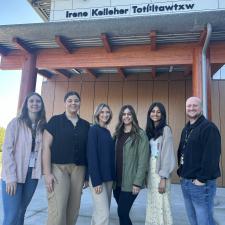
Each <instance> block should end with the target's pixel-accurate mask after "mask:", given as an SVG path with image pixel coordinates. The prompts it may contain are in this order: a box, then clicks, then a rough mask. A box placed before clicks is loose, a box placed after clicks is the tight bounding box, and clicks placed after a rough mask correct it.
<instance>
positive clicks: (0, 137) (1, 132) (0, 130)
mask: <svg viewBox="0 0 225 225" xmlns="http://www.w3.org/2000/svg"><path fill="white" fill-rule="evenodd" d="M4 138H5V128H4V127H0V152H2V145H3V141H4Z"/></svg>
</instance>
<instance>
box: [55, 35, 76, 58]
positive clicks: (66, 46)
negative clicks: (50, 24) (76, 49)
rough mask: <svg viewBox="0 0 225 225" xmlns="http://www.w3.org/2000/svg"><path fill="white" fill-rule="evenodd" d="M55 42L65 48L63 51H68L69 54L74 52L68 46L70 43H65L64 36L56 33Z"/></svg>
mask: <svg viewBox="0 0 225 225" xmlns="http://www.w3.org/2000/svg"><path fill="white" fill-rule="evenodd" d="M55 42H56V43H57V45H58V46H59V47H60V48H61V49H63V51H64V52H65V53H68V54H72V50H71V49H70V48H69V47H68V45H67V44H66V43H65V40H63V37H62V36H58V35H56V36H55Z"/></svg>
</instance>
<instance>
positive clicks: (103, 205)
mask: <svg viewBox="0 0 225 225" xmlns="http://www.w3.org/2000/svg"><path fill="white" fill-rule="evenodd" d="M112 184H113V182H112V181H109V182H104V183H103V184H102V192H101V193H100V194H96V193H95V189H94V188H93V186H92V184H91V179H89V185H90V190H91V195H92V199H93V214H92V219H91V225H109V213H110V203H111V196H112Z"/></svg>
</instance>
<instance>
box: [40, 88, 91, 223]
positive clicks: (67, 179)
mask: <svg viewBox="0 0 225 225" xmlns="http://www.w3.org/2000/svg"><path fill="white" fill-rule="evenodd" d="M64 103H65V113H63V114H60V115H56V116H53V117H52V118H51V119H50V120H49V122H48V123H47V125H46V128H45V131H44V140H43V171H44V177H45V184H46V188H47V190H48V221H47V224H48V225H74V224H75V223H76V220H77V217H78V214H79V208H80V200H81V193H82V187H83V185H84V177H85V169H86V168H85V167H86V165H87V160H86V147H87V136H88V130H89V123H88V122H87V121H85V120H83V119H81V118H80V117H79V116H78V114H77V112H78V110H79V108H80V96H79V95H78V93H77V92H73V91H72V92H68V93H67V94H66V95H65V97H64Z"/></svg>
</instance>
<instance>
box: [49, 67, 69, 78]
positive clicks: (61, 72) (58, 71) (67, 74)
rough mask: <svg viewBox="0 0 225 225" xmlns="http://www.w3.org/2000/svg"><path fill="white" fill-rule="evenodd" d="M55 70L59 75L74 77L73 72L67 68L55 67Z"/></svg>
mask: <svg viewBox="0 0 225 225" xmlns="http://www.w3.org/2000/svg"><path fill="white" fill-rule="evenodd" d="M53 71H54V72H55V73H57V74H59V75H62V76H64V77H66V78H71V77H72V74H71V73H70V72H68V71H67V70H66V69H54V70H53Z"/></svg>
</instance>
